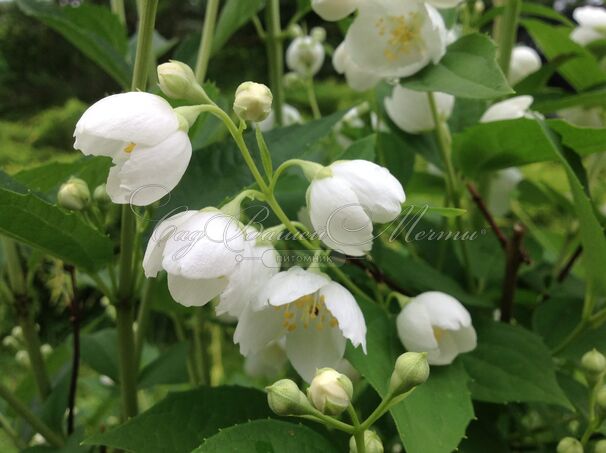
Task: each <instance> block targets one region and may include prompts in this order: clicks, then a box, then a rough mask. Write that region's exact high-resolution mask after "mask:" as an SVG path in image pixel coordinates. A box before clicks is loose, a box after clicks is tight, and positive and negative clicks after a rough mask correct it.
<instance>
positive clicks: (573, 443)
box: [556, 437, 583, 453]
mask: <svg viewBox="0 0 606 453" xmlns="http://www.w3.org/2000/svg"><path fill="white" fill-rule="evenodd" d="M556 451H557V453H583V445H581V442H579V441H578V440H576V439H575V438H574V437H564V438H563V439H562V440H561V441H560V442H559V443H558V448H557V449H556Z"/></svg>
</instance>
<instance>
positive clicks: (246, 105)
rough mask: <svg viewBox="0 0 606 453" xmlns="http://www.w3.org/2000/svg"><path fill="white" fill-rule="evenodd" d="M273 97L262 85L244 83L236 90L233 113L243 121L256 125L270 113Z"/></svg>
mask: <svg viewBox="0 0 606 453" xmlns="http://www.w3.org/2000/svg"><path fill="white" fill-rule="evenodd" d="M272 101H273V96H272V94H271V91H270V89H269V88H268V87H267V86H265V85H263V84H262V83H255V82H244V83H242V84H240V86H239V87H238V89H237V90H236V99H235V101H234V112H236V115H238V117H240V118H241V119H242V120H244V121H252V122H254V123H258V122H260V121H263V120H264V119H265V118H267V116H268V115H269V114H270V113H271V103H272Z"/></svg>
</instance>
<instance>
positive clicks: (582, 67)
mask: <svg viewBox="0 0 606 453" xmlns="http://www.w3.org/2000/svg"><path fill="white" fill-rule="evenodd" d="M521 23H522V25H523V26H524V27H525V28H526V30H528V33H530V36H531V37H532V39H533V40H534V42H535V43H536V44H537V46H539V47H540V49H541V50H542V51H543V54H545V57H547V59H548V60H552V59H554V58H557V57H559V56H561V55H565V54H571V53H574V54H577V55H578V57H577V58H575V59H573V60H571V61H568V62H566V63H564V64H562V65H561V66H559V68H558V72H559V73H560V74H562V76H563V77H564V78H565V79H566V80H567V81H568V83H570V84H571V85H572V86H573V87H574V88H575V89H576V90H577V91H582V90H586V89H587V88H591V87H593V86H596V85H599V84H601V83H605V82H606V72H604V71H603V70H602V69H601V68H600V65H599V63H598V62H597V61H596V59H595V58H594V57H593V56H592V55H591V53H590V52H589V51H588V50H587V49H585V48H584V47H582V46H580V45H579V44H577V43H575V42H574V41H572V40H571V39H570V32H571V31H572V28H571V27H566V26H554V25H549V24H546V23H545V22H542V21H538V20H534V19H526V20H523V21H522V22H521Z"/></svg>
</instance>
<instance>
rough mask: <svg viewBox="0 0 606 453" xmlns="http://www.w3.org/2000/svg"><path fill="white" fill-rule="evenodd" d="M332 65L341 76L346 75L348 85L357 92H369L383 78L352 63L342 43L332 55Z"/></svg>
mask: <svg viewBox="0 0 606 453" xmlns="http://www.w3.org/2000/svg"><path fill="white" fill-rule="evenodd" d="M332 65H333V66H334V68H335V71H337V72H338V73H339V74H345V80H346V81H347V85H349V86H350V88H351V89H352V90H355V91H367V90H370V89H371V88H372V87H374V86H375V85H376V84H377V83H378V82H379V81H380V80H381V78H380V77H379V76H377V75H376V74H375V73H374V72H371V71H370V70H366V69H363V68H362V67H360V66H358V65H357V64H356V63H354V62H353V61H352V59H351V58H350V56H349V53H348V52H347V49H346V48H345V43H344V42H342V43H341V44H339V46H338V47H337V48H336V50H335V53H334V54H333V55H332Z"/></svg>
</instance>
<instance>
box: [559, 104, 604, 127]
mask: <svg viewBox="0 0 606 453" xmlns="http://www.w3.org/2000/svg"><path fill="white" fill-rule="evenodd" d="M558 115H559V116H560V117H561V118H562V119H564V120H566V121H568V122H569V123H570V124H574V125H575V126H581V127H593V128H600V127H604V122H605V121H606V115H605V114H604V109H603V108H602V107H590V108H583V107H569V108H567V109H562V110H558Z"/></svg>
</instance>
